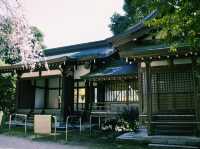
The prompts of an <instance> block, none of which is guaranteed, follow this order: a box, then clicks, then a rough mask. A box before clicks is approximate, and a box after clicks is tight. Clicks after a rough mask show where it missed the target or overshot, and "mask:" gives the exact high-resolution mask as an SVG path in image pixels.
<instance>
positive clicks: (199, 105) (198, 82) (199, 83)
mask: <svg viewBox="0 0 200 149" xmlns="http://www.w3.org/2000/svg"><path fill="white" fill-rule="evenodd" d="M192 73H193V86H194V96H193V102H194V110H195V117H196V121H197V122H200V110H199V109H200V96H199V93H198V90H199V87H200V79H199V78H197V75H199V74H200V70H198V68H197V62H196V57H193V58H192ZM195 135H197V136H199V135H200V124H199V123H198V124H197V127H196V130H195Z"/></svg>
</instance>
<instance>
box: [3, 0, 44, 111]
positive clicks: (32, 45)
mask: <svg viewBox="0 0 200 149" xmlns="http://www.w3.org/2000/svg"><path fill="white" fill-rule="evenodd" d="M20 9H21V3H19V1H15V0H0V60H2V61H3V62H1V64H0V65H2V63H6V64H15V63H18V62H20V61H21V62H23V63H24V64H26V65H31V66H32V67H33V68H34V64H35V62H36V61H38V60H39V59H40V54H41V50H42V48H44V44H43V34H42V32H41V31H40V30H39V29H38V28H37V27H30V26H29V25H28V24H27V22H26V19H25V17H24V15H23V14H22V12H20V11H19V10H20ZM4 11H5V12H4ZM15 82H16V76H14V75H12V74H0V110H3V111H4V112H5V113H10V112H11V113H12V112H14V110H15V90H16V86H15Z"/></svg>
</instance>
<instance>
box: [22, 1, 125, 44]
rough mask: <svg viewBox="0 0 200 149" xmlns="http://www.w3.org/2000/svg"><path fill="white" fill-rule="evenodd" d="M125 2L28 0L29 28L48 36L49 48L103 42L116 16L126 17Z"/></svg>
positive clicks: (45, 37) (45, 41) (108, 35)
mask: <svg viewBox="0 0 200 149" xmlns="http://www.w3.org/2000/svg"><path fill="white" fill-rule="evenodd" d="M123 1H124V0H24V2H25V3H24V6H25V14H26V17H27V20H28V21H29V24H31V25H33V26H36V27H38V28H39V29H40V30H41V31H42V32H43V34H44V43H45V45H46V46H47V47H48V48H54V47H60V46H67V45H73V44H79V43H84V42H90V41H96V40H103V39H105V38H107V37H110V36H112V33H111V31H110V29H109V27H108V25H109V24H110V17H111V16H112V15H113V13H114V12H117V13H120V14H123V13H124V12H123V10H122V7H123Z"/></svg>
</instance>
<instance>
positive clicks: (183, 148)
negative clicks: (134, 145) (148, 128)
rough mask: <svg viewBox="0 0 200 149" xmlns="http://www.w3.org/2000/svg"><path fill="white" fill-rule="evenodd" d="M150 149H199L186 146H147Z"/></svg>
mask: <svg viewBox="0 0 200 149" xmlns="http://www.w3.org/2000/svg"><path fill="white" fill-rule="evenodd" d="M148 146H149V147H151V148H154V149H155V148H159V149H160V148H165V149H199V147H197V146H186V145H173V144H172V145H169V144H149V145H148Z"/></svg>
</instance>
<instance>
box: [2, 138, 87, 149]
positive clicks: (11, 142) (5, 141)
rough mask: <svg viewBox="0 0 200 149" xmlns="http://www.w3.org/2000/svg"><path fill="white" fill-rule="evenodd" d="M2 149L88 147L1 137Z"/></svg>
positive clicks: (73, 148)
mask: <svg viewBox="0 0 200 149" xmlns="http://www.w3.org/2000/svg"><path fill="white" fill-rule="evenodd" d="M0 149H87V147H82V146H75V145H62V144H57V143H52V142H37V141H32V140H30V139H26V138H18V137H13V136H5V135H0Z"/></svg>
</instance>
